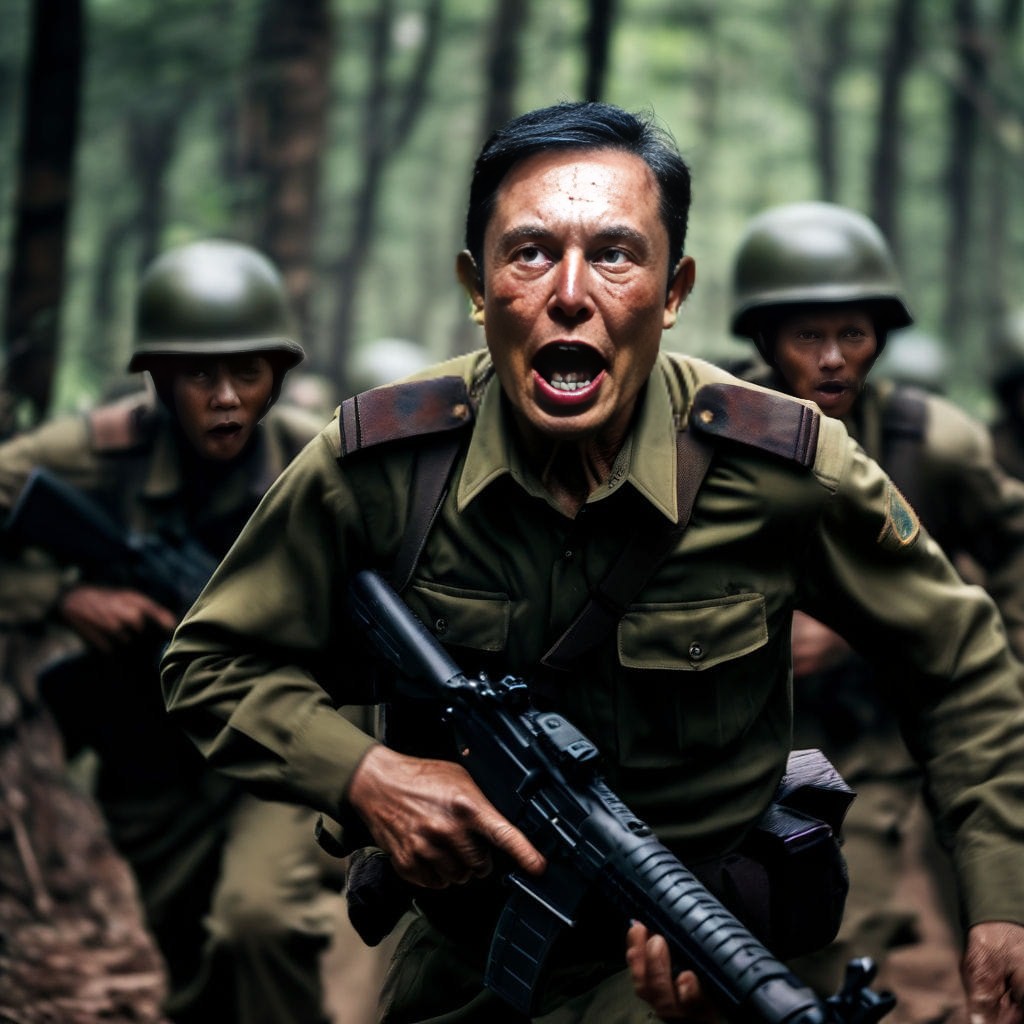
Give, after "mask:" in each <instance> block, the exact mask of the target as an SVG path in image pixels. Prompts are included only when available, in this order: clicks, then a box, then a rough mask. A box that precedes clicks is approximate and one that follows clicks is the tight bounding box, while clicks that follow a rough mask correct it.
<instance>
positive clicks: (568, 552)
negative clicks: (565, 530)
mask: <svg viewBox="0 0 1024 1024" xmlns="http://www.w3.org/2000/svg"><path fill="white" fill-rule="evenodd" d="M562 557H563V558H564V559H565V560H566V561H567V562H571V561H572V560H573V559H574V558H575V557H576V552H575V551H573V549H572V548H566V549H565V551H564V552H563V553H562Z"/></svg>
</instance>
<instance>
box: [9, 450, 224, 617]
mask: <svg viewBox="0 0 1024 1024" xmlns="http://www.w3.org/2000/svg"><path fill="white" fill-rule="evenodd" d="M4 533H5V536H6V537H8V538H9V539H10V540H13V541H15V542H17V543H19V544H25V545H32V546H34V547H40V548H43V549H44V550H46V551H48V552H49V553H50V554H51V555H53V556H54V557H55V558H57V559H58V560H60V561H63V562H69V563H72V564H74V565H77V566H80V567H81V568H82V570H83V572H84V573H85V575H86V576H89V577H91V578H94V579H96V580H99V581H102V582H104V583H110V584H115V585H119V586H125V587H131V588H132V589H134V590H139V591H141V592H142V593H144V594H147V595H148V596H149V597H152V598H153V600H155V601H158V602H159V603H160V604H162V605H164V606H165V607H166V608H169V609H170V610H171V611H173V612H175V613H176V614H178V615H181V614H183V613H184V612H186V611H187V610H188V609H189V608H190V607H191V605H192V602H193V601H195V599H196V598H197V597H198V596H199V592H200V591H201V590H202V589H203V587H204V586H205V585H206V581H207V580H208V579H209V578H210V576H211V575H212V574H213V570H214V569H215V568H216V567H217V560H216V559H215V558H214V557H213V556H212V555H211V554H210V553H209V552H208V551H207V550H206V549H205V548H203V547H202V546H201V545H200V544H197V543H196V542H195V541H194V540H191V539H190V538H187V537H186V538H181V539H177V538H176V539H174V540H171V539H169V538H165V537H160V536H155V535H152V534H144V535H136V534H132V533H129V532H126V531H125V529H124V528H123V527H121V526H119V525H118V523H117V522H115V520H114V519H113V518H112V517H111V516H110V514H109V513H108V512H107V511H106V509H104V508H103V507H102V506H101V505H99V504H98V503H97V502H95V501H94V500H93V499H92V498H90V497H89V496H88V495H86V494H84V493H83V492H82V491H80V490H78V488H76V487H73V486H72V485H71V484H68V483H66V482H65V481H63V480H61V479H60V478H59V477H57V476H55V475H54V474H53V473H51V472H50V471H49V470H47V469H44V468H42V467H37V468H36V469H33V470H32V472H31V473H30V474H29V476H28V479H27V481H26V483H25V486H24V487H23V488H22V491H21V494H19V495H18V500H17V501H16V502H15V503H14V506H13V508H12V509H11V512H10V515H9V516H8V518H7V522H6V524H5V527H4Z"/></svg>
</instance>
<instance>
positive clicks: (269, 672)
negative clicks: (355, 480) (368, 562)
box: [161, 435, 373, 816]
mask: <svg viewBox="0 0 1024 1024" xmlns="http://www.w3.org/2000/svg"><path fill="white" fill-rule="evenodd" d="M366 544H367V541H366V537H365V531H364V529H363V524H362V517H361V513H360V509H359V507H358V504H357V502H356V500H355V497H354V495H353V493H352V490H351V488H350V487H349V485H348V483H347V481H346V478H345V476H344V474H343V473H342V472H341V470H340V469H339V466H338V464H337V460H336V458H335V453H334V452H333V451H332V450H331V447H330V445H329V443H328V441H327V439H326V437H325V436H324V435H321V438H319V439H317V440H314V441H313V442H312V444H310V446H309V447H307V448H306V449H305V450H304V451H303V452H302V453H300V454H299V455H298V456H297V458H296V459H295V460H294V461H293V462H292V463H291V464H290V466H289V467H288V469H286V470H285V472H284V473H283V474H282V475H281V477H279V478H278V480H277V481H276V482H275V484H274V486H273V487H272V488H271V489H270V490H269V491H268V492H267V494H266V496H265V497H264V499H263V501H262V503H261V504H260V506H259V507H258V508H257V510H256V512H255V513H254V515H253V517H252V519H251V520H250V522H249V523H248V524H247V525H246V527H245V528H244V529H243V531H242V533H241V534H240V535H239V537H238V539H237V541H236V543H235V544H234V545H233V547H232V549H231V550H230V551H229V552H228V554H227V556H226V557H225V559H224V561H223V562H222V563H221V565H220V566H219V568H218V569H217V571H216V572H215V573H214V575H213V577H212V578H211V580H210V582H209V584H208V585H207V587H206V588H205V590H204V591H203V593H202V594H201V595H200V597H199V599H198V601H197V602H196V604H195V605H194V606H193V608H192V609H191V610H190V611H189V613H188V614H187V615H186V616H185V618H184V620H183V621H182V622H181V624H180V625H179V627H178V629H177V631H176V632H175V634H174V637H173V638H172V641H171V643H170V645H169V646H168V648H167V651H166V652H165V656H164V659H163V663H162V666H161V668H162V682H163V688H164V695H165V698H166V701H167V706H168V709H169V711H170V713H171V714H172V716H173V717H174V718H176V719H177V721H178V723H179V724H180V725H181V726H182V727H183V728H184V730H185V731H186V732H187V733H188V734H189V735H190V736H191V737H192V739H193V740H194V741H195V743H196V744H197V746H198V747H199V749H200V750H201V751H202V753H203V754H204V755H205V756H206V757H207V759H208V760H209V762H210V764H211V765H212V766H213V767H214V768H217V769H219V770H221V771H224V772H225V773H226V774H229V775H231V776H233V777H235V778H238V779H240V780H242V781H243V782H245V783H246V784H247V785H248V786H249V787H250V788H251V789H252V790H253V791H255V792H257V793H259V794H261V795H263V796H266V797H268V798H272V799H279V800H288V801H292V802H297V803H301V804H306V805H308V806H311V807H314V808H316V809H318V810H321V811H323V812H325V813H327V814H330V815H332V816H337V814H338V810H339V807H340V806H341V805H342V803H343V800H344V794H345V790H346V787H347V785H348V781H349V778H350V777H351V775H352V772H353V771H354V770H355V768H356V766H357V765H358V763H359V761H360V759H361V758H362V756H363V755H364V754H365V753H366V751H367V750H368V749H369V747H370V746H371V745H372V743H373V740H372V739H371V738H370V737H369V736H368V735H366V734H365V733H364V732H362V731H360V730H359V729H358V728H357V727H356V726H355V725H353V724H352V723H351V722H349V721H347V720H346V718H345V717H343V715H342V714H341V713H340V712H339V710H338V709H339V707H340V706H341V705H344V704H347V703H350V702H351V700H350V698H351V695H352V694H353V693H354V689H355V687H356V686H357V685H359V684H360V683H363V682H365V680H360V679H355V678H353V677H352V676H353V671H352V668H351V666H352V658H351V655H350V653H349V652H348V651H346V649H345V642H344V640H343V637H344V630H343V629H342V628H341V627H340V625H339V624H341V623H343V622H344V621H345V619H344V615H345V610H344V581H345V578H346V576H347V574H348V571H349V565H350V563H351V561H352V559H353V552H359V551H365V550H366ZM328 691H330V692H328Z"/></svg>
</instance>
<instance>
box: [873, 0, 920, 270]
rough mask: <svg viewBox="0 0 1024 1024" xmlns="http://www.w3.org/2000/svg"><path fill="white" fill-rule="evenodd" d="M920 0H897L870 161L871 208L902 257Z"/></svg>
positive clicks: (897, 254)
mask: <svg viewBox="0 0 1024 1024" xmlns="http://www.w3.org/2000/svg"><path fill="white" fill-rule="evenodd" d="M917 7H918V0H897V3H896V6H895V7H894V8H893V16H892V30H891V34H890V37H889V47H888V49H887V51H886V54H885V62H884V64H883V66H882V88H881V92H880V96H879V103H878V134H877V136H876V138H875V151H874V156H873V158H872V162H871V212H872V216H873V217H874V220H875V223H876V224H878V226H879V227H880V228H881V229H882V234H884V235H885V237H886V238H887V239H888V240H889V244H890V246H891V247H892V250H893V253H894V254H896V258H897V260H899V254H900V249H901V246H900V241H901V236H900V230H899V224H898V223H897V217H896V201H897V197H898V195H899V190H900V184H901V178H902V175H901V173H900V165H901V160H900V157H901V154H900V142H901V139H902V135H901V132H900V99H901V97H902V94H903V82H904V80H905V77H906V73H907V70H908V69H909V67H910V64H911V62H912V60H913V57H914V39H915V29H916V24H917Z"/></svg>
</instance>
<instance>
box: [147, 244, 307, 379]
mask: <svg viewBox="0 0 1024 1024" xmlns="http://www.w3.org/2000/svg"><path fill="white" fill-rule="evenodd" d="M293 334H294V325H293V324H292V321H291V314H290V312H289V308H288V297H287V295H286V294H285V289H284V283H283V282H282V280H281V277H280V275H279V274H278V272H277V270H275V269H274V266H273V264H272V263H271V262H270V261H269V260H268V259H267V258H266V257H265V256H264V255H262V254H261V253H259V252H257V251H256V250H255V249H252V248H250V247H249V246H247V245H242V244H241V243H239V242H228V241H220V240H216V239H211V240H207V241H201V242H192V243H190V244H188V245H182V246H179V247H177V248H175V249H170V250H168V251H167V252H165V253H163V254H162V255H160V256H158V257H157V258H156V259H155V260H153V262H152V263H150V265H149V266H148V267H147V268H146V270H145V271H144V272H143V275H142V279H141V281H140V282H139V291H138V296H137V299H136V305H135V351H134V353H133V354H132V357H131V360H130V362H129V363H128V369H129V370H130V371H132V372H135V371H138V370H150V369H152V368H153V365H154V364H155V363H157V362H159V361H160V360H162V359H165V358H166V357H168V356H188V355H203V356H216V355H234V354H238V353H243V352H257V353H266V354H268V355H271V354H272V355H274V356H275V357H276V358H275V359H274V360H273V362H274V367H275V374H276V376H277V378H278V385H280V378H281V376H282V375H283V373H284V372H285V371H286V370H289V369H290V368H291V367H293V366H295V365H296V364H297V363H299V362H300V361H301V360H302V359H303V351H302V346H301V345H299V343H298V342H297V341H295V340H294V339H293V337H292V335H293Z"/></svg>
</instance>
